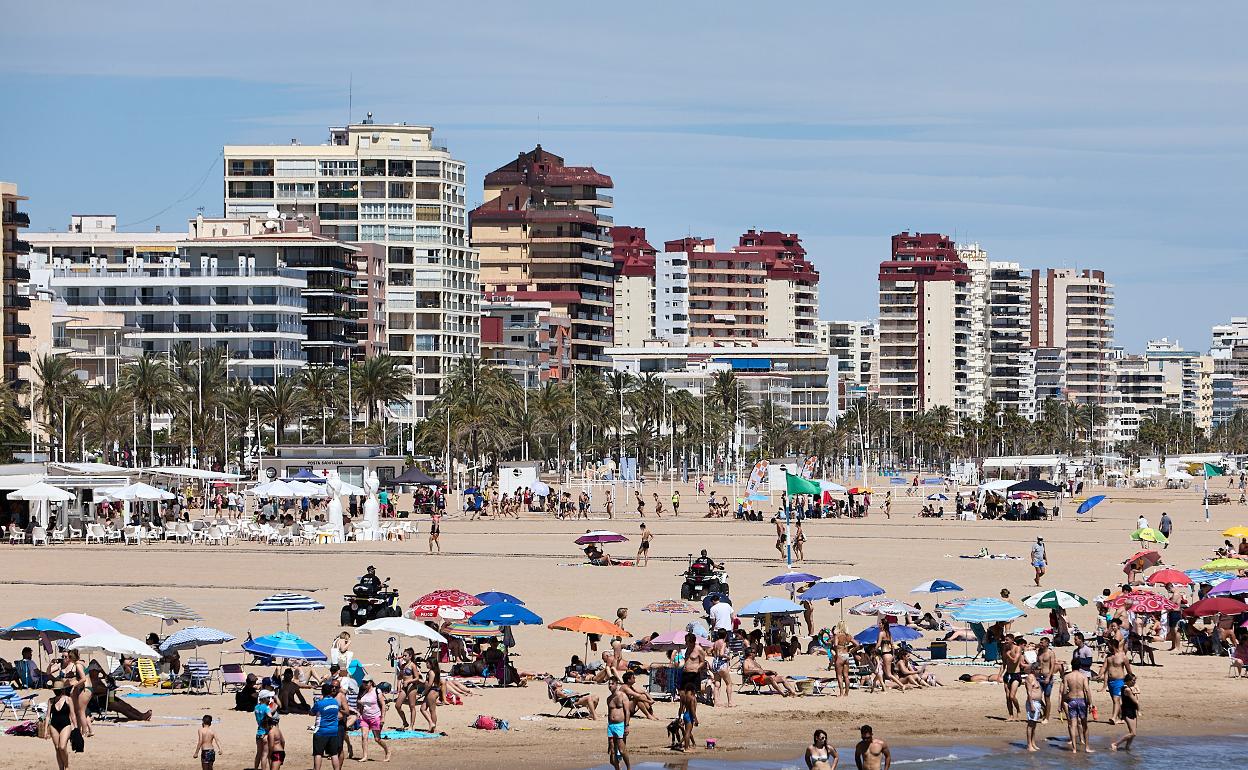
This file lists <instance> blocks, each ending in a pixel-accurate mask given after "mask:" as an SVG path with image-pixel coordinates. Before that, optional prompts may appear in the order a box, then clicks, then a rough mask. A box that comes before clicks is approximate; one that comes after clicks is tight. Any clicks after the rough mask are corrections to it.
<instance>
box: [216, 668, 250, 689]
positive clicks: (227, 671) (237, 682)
mask: <svg viewBox="0 0 1248 770" xmlns="http://www.w3.org/2000/svg"><path fill="white" fill-rule="evenodd" d="M219 681H220V682H221V692H222V693H223V694H224V693H225V691H226V688H229V689H230V690H231V691H232V692H238V691H239V690H241V689H243V685H245V684H247V675H246V674H244V673H243V667H242V664H239V663H222V664H221V678H220V680H219Z"/></svg>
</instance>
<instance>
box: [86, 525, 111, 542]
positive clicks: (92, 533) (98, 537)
mask: <svg viewBox="0 0 1248 770" xmlns="http://www.w3.org/2000/svg"><path fill="white" fill-rule="evenodd" d="M106 539H108V535H107V533H105V532H104V525H103V524H88V525H87V537H86V541H87V542H88V543H90V542H91V541H92V540H94V541H95V542H97V543H100V544H103V543H104V541H105V540H106Z"/></svg>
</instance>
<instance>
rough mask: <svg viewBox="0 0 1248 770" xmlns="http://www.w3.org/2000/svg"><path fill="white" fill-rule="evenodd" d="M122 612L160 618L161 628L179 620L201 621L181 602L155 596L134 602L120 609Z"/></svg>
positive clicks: (195, 613)
mask: <svg viewBox="0 0 1248 770" xmlns="http://www.w3.org/2000/svg"><path fill="white" fill-rule="evenodd" d="M121 610H122V612H129V613H133V614H135V615H147V616H149V617H153V618H160V625H161V628H162V629H163V628H164V625H165V624H166V623H177V622H178V621H179V620H203V619H204V618H203V616H201V615H200V614H199V613H198V612H196V611H195V610H193V609H191V608H190V607H187V606H186V605H185V604H183V603H182V602H179V601H176V600H174V599H170V598H168V597H165V596H157V597H155V598H152V599H144V600H143V601H141V602H135V603H134V604H131V605H130V606H128V607H122V608H121Z"/></svg>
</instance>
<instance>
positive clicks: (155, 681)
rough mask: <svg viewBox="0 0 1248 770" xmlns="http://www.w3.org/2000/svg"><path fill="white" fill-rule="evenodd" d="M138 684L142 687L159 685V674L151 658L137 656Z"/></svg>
mask: <svg viewBox="0 0 1248 770" xmlns="http://www.w3.org/2000/svg"><path fill="white" fill-rule="evenodd" d="M139 684H141V685H143V686H144V687H159V686H160V674H159V673H157V671H156V664H155V663H153V662H152V659H151V658H139Z"/></svg>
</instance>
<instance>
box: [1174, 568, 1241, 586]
mask: <svg viewBox="0 0 1248 770" xmlns="http://www.w3.org/2000/svg"><path fill="white" fill-rule="evenodd" d="M1183 574H1184V575H1187V576H1188V577H1189V578H1191V579H1192V582H1193V583H1207V584H1209V585H1211V586H1216V585H1218V584H1219V583H1221V582H1222V581H1223V580H1230V579H1231V578H1233V577H1235V576H1234V575H1232V574H1231V573H1229V572H1207V571H1205V570H1203V569H1185V570H1183Z"/></svg>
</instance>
